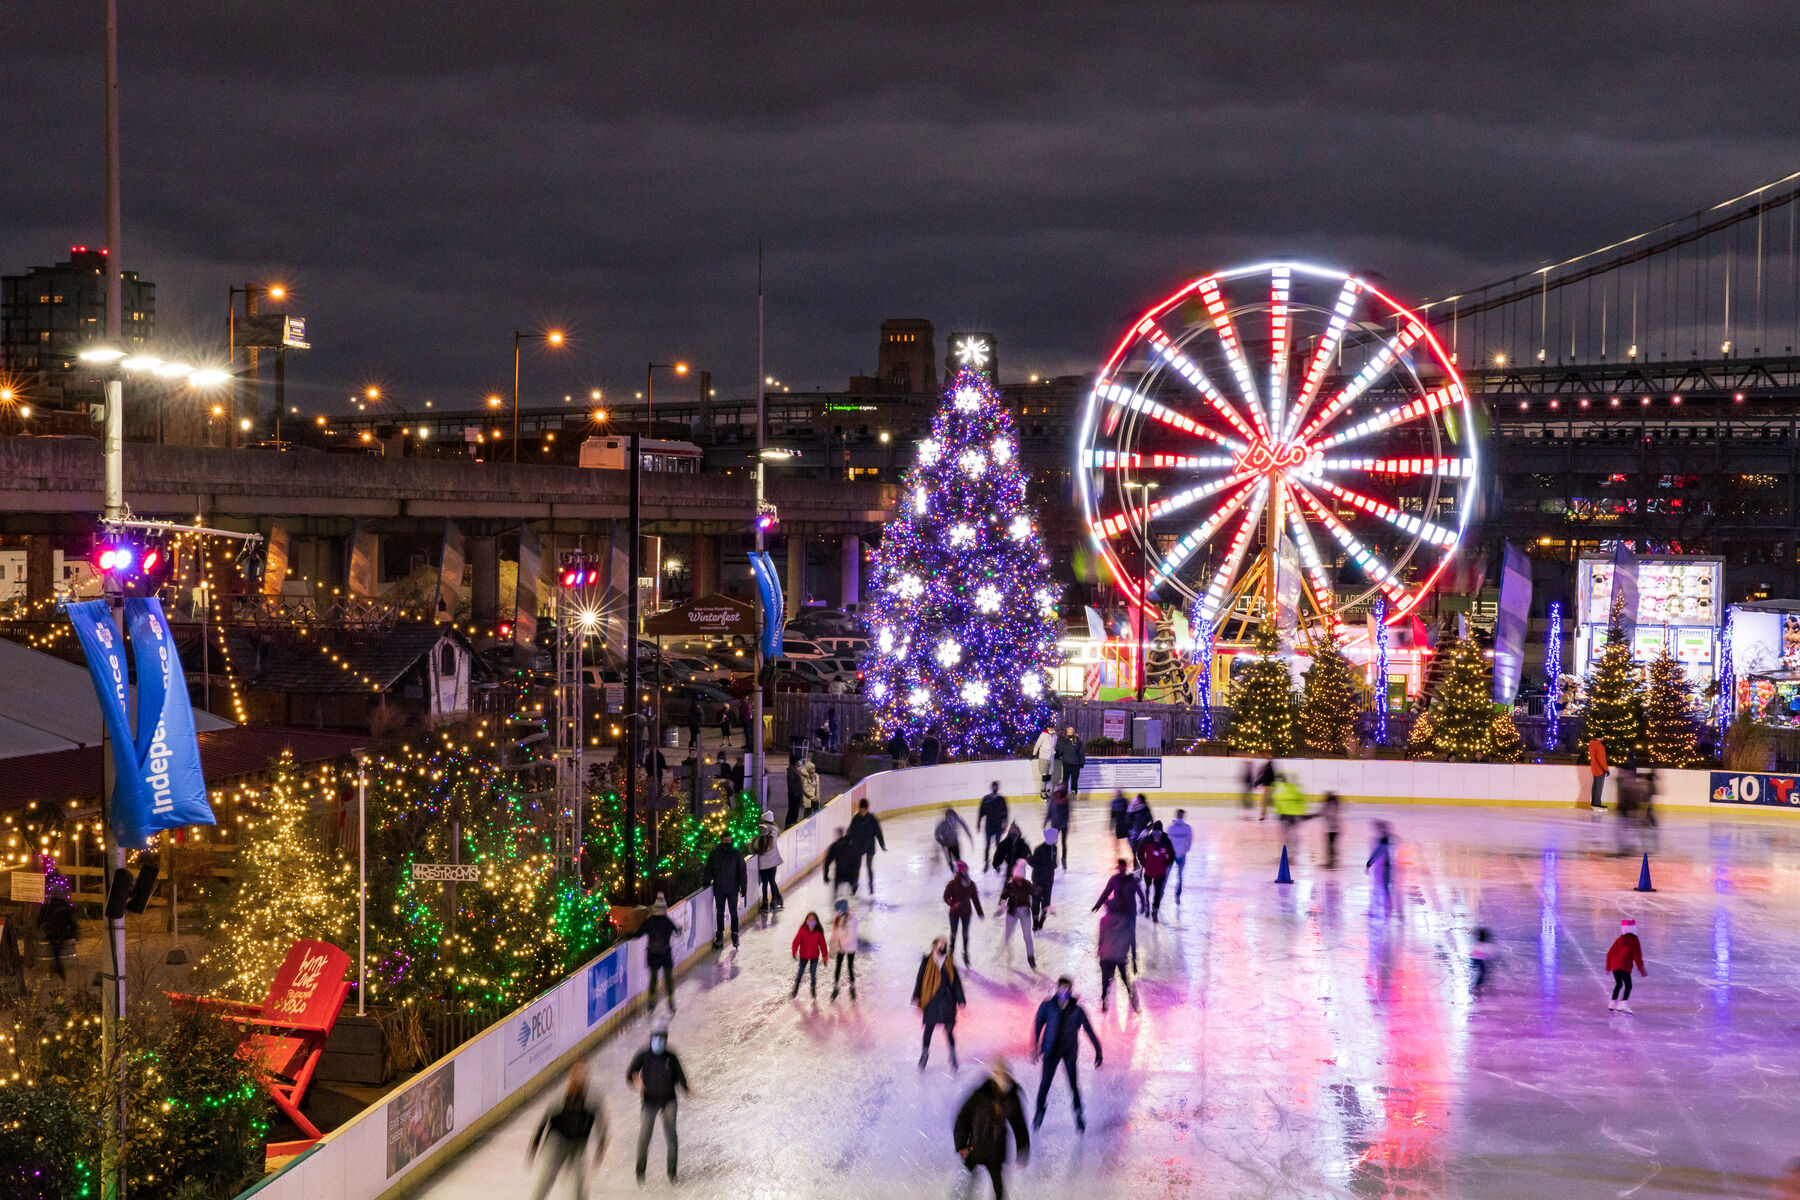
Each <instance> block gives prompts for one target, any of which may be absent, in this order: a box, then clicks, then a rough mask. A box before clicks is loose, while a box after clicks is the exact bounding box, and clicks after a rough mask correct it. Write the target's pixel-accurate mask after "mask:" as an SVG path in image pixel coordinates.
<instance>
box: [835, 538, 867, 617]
mask: <svg viewBox="0 0 1800 1200" xmlns="http://www.w3.org/2000/svg"><path fill="white" fill-rule="evenodd" d="M843 553H844V557H843V564H844V565H843V570H842V571H841V572H840V573H839V575H838V606H839V607H840V608H846V609H847V608H849V607H850V606H851V605H853V604H855V603H856V602H857V601H858V600H859V599H860V598H861V592H862V539H861V538H859V537H857V536H856V535H855V534H854V533H846V534H845V535H844V552H843Z"/></svg>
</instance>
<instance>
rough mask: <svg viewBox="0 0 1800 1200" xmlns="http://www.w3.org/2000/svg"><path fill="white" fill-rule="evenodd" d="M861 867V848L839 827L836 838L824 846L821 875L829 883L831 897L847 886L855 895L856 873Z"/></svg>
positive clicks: (834, 898)
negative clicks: (823, 865) (823, 862)
mask: <svg viewBox="0 0 1800 1200" xmlns="http://www.w3.org/2000/svg"><path fill="white" fill-rule="evenodd" d="M861 869H862V850H861V849H859V848H858V847H857V845H856V843H855V842H853V841H851V840H850V835H849V834H848V833H846V832H845V831H844V830H843V829H842V828H841V827H840V828H839V829H838V831H837V838H836V839H835V840H834V841H833V842H832V843H831V845H829V846H827V847H826V848H825V867H824V871H823V876H824V879H825V882H826V883H829V884H830V885H831V898H832V899H833V900H836V899H837V894H838V889H839V888H842V887H847V888H849V889H850V894H851V895H852V896H854V895H856V875H857V872H858V871H860V870H861Z"/></svg>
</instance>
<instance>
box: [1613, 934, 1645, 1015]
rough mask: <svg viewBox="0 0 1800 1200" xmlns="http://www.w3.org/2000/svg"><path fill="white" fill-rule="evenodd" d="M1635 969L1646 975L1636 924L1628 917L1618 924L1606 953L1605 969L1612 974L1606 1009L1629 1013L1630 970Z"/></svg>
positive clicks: (1642, 949)
mask: <svg viewBox="0 0 1800 1200" xmlns="http://www.w3.org/2000/svg"><path fill="white" fill-rule="evenodd" d="M1634 966H1635V967H1637V971H1638V974H1639V975H1647V974H1649V972H1647V971H1645V970H1644V947H1643V946H1642V945H1640V944H1639V943H1638V936H1637V922H1636V921H1633V920H1632V919H1631V918H1630V917H1627V918H1625V919H1624V920H1623V921H1620V922H1619V936H1618V937H1616V938H1614V939H1613V944H1612V947H1611V948H1610V949H1608V950H1607V952H1606V969H1607V970H1609V971H1611V972H1612V977H1613V991H1612V1001H1611V1002H1610V1003H1609V1004H1607V1006H1606V1007H1607V1008H1609V1009H1611V1010H1612V1011H1614V1012H1622V1013H1628V1012H1630V1011H1631V968H1632V967H1634Z"/></svg>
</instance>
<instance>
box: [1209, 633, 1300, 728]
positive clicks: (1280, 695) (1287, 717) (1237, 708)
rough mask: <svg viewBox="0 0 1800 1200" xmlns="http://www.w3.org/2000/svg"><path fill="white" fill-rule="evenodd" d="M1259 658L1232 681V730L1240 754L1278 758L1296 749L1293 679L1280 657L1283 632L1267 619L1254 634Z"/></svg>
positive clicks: (1252, 636) (1284, 661)
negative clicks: (1278, 630)
mask: <svg viewBox="0 0 1800 1200" xmlns="http://www.w3.org/2000/svg"><path fill="white" fill-rule="evenodd" d="M1250 640H1251V645H1253V646H1254V647H1255V648H1256V658H1255V660H1254V661H1252V662H1251V664H1250V665H1249V666H1248V667H1246V668H1244V670H1243V671H1241V672H1240V673H1239V674H1238V677H1237V678H1236V679H1235V680H1233V681H1232V684H1231V729H1230V731H1229V732H1227V734H1226V735H1225V736H1226V741H1227V742H1228V743H1229V744H1230V746H1231V748H1232V750H1233V751H1235V752H1237V753H1239V754H1252V755H1255V756H1257V757H1259V758H1278V757H1280V756H1282V755H1286V754H1292V753H1293V752H1294V678H1293V676H1292V675H1291V674H1289V673H1288V665H1287V661H1286V660H1285V659H1283V658H1282V657H1281V634H1280V633H1279V632H1277V630H1276V628H1275V623H1274V622H1273V621H1264V622H1262V623H1261V624H1259V625H1258V626H1257V627H1256V632H1255V633H1253V634H1251V639H1250Z"/></svg>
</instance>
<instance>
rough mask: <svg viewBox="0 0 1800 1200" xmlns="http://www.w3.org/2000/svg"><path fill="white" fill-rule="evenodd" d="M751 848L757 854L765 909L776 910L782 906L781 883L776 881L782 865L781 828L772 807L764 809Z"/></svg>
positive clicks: (766, 911)
mask: <svg viewBox="0 0 1800 1200" xmlns="http://www.w3.org/2000/svg"><path fill="white" fill-rule="evenodd" d="M750 850H751V852H752V853H753V854H755V855H756V881H757V884H758V886H759V887H760V888H761V899H762V908H763V911H764V912H765V913H773V912H776V911H778V910H779V909H780V908H781V906H782V901H781V885H780V884H778V883H776V882H775V872H776V871H777V870H778V869H779V868H780V866H781V830H780V828H779V827H778V826H777V825H776V824H775V813H774V811H773V810H772V809H766V808H765V809H764V810H763V819H762V825H761V826H760V827H759V828H758V829H757V831H756V840H755V841H754V842H751V843H750Z"/></svg>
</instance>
